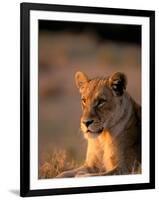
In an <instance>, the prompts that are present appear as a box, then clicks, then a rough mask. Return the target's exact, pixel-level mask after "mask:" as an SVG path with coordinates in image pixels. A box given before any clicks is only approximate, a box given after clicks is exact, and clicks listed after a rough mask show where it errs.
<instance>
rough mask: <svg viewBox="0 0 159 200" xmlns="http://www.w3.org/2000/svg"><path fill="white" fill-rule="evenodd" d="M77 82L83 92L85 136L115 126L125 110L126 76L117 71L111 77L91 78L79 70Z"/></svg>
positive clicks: (82, 122)
mask: <svg viewBox="0 0 159 200" xmlns="http://www.w3.org/2000/svg"><path fill="white" fill-rule="evenodd" d="M75 82H76V85H77V87H78V88H79V91H80V94H81V104H82V110H83V114H82V117H81V129H82V131H83V133H84V134H85V136H86V137H97V136H98V135H100V134H101V133H102V132H103V131H104V130H109V129H111V128H112V127H113V126H115V124H116V123H118V121H119V118H120V116H121V113H122V112H123V109H122V105H123V98H124V93H125V89H126V85H127V78H126V76H125V75H124V74H123V73H120V72H117V73H115V74H113V75H112V76H110V77H104V78H93V79H89V78H88V76H87V75H86V74H84V73H82V72H77V73H76V74H75Z"/></svg>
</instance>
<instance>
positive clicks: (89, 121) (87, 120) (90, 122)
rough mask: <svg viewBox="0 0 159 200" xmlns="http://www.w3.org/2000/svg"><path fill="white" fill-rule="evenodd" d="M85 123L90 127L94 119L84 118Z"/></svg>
mask: <svg viewBox="0 0 159 200" xmlns="http://www.w3.org/2000/svg"><path fill="white" fill-rule="evenodd" d="M83 123H84V124H85V125H86V126H87V127H88V126H89V125H90V124H92V123H93V120H92V119H86V120H83Z"/></svg>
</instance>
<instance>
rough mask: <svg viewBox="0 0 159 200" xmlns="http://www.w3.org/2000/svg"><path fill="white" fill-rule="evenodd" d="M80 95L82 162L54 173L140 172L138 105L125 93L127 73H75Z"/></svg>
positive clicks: (139, 108) (121, 173) (68, 175)
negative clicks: (83, 141) (93, 75)
mask: <svg viewBox="0 0 159 200" xmlns="http://www.w3.org/2000/svg"><path fill="white" fill-rule="evenodd" d="M75 82H76V86H77V88H78V89H79V92H80V95H81V106H82V111H83V113H82V116H81V130H82V132H83V134H84V137H85V138H86V140H87V142H88V144H87V153H86V159H85V162H84V164H83V165H82V166H81V167H79V168H77V169H73V170H69V171H64V172H63V173H61V174H60V175H58V176H57V177H80V176H84V177H86V176H102V175H117V174H120V175H123V174H132V173H141V170H139V169H141V107H140V105H138V104H137V103H136V102H135V101H134V100H133V98H132V97H131V96H130V95H129V94H128V93H127V91H126V86H127V77H126V76H125V75H124V74H123V73H120V72H117V73H115V74H113V75H112V76H109V77H97V78H93V79H89V78H88V76H87V75H86V74H84V73H83V72H77V73H76V74H75Z"/></svg>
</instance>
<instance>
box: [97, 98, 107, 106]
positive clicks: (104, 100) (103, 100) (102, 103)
mask: <svg viewBox="0 0 159 200" xmlns="http://www.w3.org/2000/svg"><path fill="white" fill-rule="evenodd" d="M106 101H107V100H106V99H99V100H98V104H97V106H98V107H101V106H103V105H104V104H105V103H106Z"/></svg>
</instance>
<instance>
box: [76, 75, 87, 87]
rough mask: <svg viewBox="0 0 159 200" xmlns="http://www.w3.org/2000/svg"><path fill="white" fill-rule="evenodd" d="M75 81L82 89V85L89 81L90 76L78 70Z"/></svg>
mask: <svg viewBox="0 0 159 200" xmlns="http://www.w3.org/2000/svg"><path fill="white" fill-rule="evenodd" d="M75 82H76V86H77V88H79V89H81V87H82V86H83V85H84V84H85V83H86V82H88V77H87V75H86V74H84V73H83V72H76V74H75Z"/></svg>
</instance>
